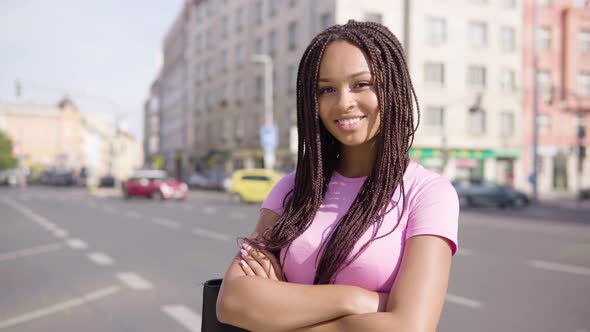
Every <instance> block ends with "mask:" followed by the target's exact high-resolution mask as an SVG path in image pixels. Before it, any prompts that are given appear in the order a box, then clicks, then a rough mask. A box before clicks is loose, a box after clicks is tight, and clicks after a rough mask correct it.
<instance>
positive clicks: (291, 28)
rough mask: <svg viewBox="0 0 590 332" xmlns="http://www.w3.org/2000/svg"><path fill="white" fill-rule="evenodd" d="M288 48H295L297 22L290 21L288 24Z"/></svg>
mask: <svg viewBox="0 0 590 332" xmlns="http://www.w3.org/2000/svg"><path fill="white" fill-rule="evenodd" d="M288 31H289V50H291V51H292V50H294V49H296V48H297V22H291V23H290V24H289V30H288Z"/></svg>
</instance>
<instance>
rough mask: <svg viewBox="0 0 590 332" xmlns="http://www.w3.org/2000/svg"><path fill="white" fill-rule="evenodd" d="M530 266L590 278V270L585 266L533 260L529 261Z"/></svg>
mask: <svg viewBox="0 0 590 332" xmlns="http://www.w3.org/2000/svg"><path fill="white" fill-rule="evenodd" d="M528 264H529V265H530V266H531V267H534V268H537V269H543V270H549V271H557V272H565V273H573V274H580V275H583V276H590V269H589V268H587V267H583V266H575V265H566V264H560V263H552V262H547V261H541V260H531V261H528Z"/></svg>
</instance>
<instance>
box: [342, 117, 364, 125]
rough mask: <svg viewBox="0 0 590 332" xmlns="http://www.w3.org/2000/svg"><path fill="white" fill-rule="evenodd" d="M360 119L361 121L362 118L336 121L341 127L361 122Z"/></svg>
mask: <svg viewBox="0 0 590 332" xmlns="http://www.w3.org/2000/svg"><path fill="white" fill-rule="evenodd" d="M361 119H362V117H361V118H353V119H345V120H338V123H340V124H343V125H351V124H354V123H357V122H359V121H361Z"/></svg>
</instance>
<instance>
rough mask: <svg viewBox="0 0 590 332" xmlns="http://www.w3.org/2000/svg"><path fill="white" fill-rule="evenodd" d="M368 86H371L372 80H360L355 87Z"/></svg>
mask: <svg viewBox="0 0 590 332" xmlns="http://www.w3.org/2000/svg"><path fill="white" fill-rule="evenodd" d="M367 86H371V83H370V82H358V83H357V84H356V85H355V86H354V87H355V88H364V87H367Z"/></svg>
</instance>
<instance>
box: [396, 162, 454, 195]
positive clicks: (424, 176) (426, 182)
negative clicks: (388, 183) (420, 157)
mask: <svg viewBox="0 0 590 332" xmlns="http://www.w3.org/2000/svg"><path fill="white" fill-rule="evenodd" d="M404 185H405V189H406V194H407V195H408V196H420V195H422V194H424V193H425V192H432V191H434V192H436V193H440V194H447V193H450V192H454V191H455V189H454V187H453V185H452V184H451V181H450V180H449V179H447V178H446V177H444V176H442V175H440V174H439V173H437V172H435V171H432V170H429V169H427V168H425V167H424V166H422V165H420V164H419V163H417V162H415V161H411V162H410V164H409V165H408V168H407V170H406V174H405V176H404Z"/></svg>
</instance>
